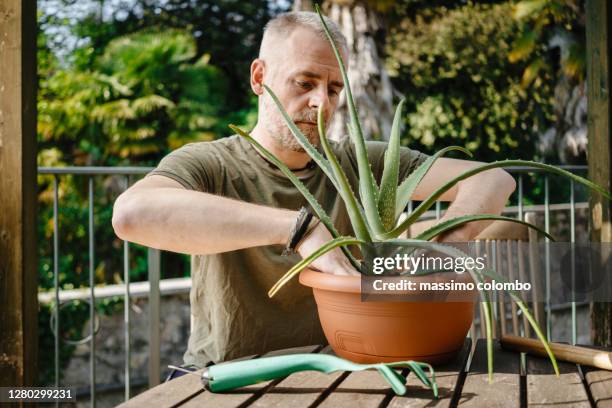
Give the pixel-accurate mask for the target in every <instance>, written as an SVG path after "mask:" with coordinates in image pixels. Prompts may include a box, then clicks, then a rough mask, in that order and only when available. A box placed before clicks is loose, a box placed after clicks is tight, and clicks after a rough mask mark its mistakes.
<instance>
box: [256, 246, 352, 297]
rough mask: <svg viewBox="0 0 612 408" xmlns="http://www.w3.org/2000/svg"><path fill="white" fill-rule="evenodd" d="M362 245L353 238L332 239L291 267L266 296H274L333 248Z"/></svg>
mask: <svg viewBox="0 0 612 408" xmlns="http://www.w3.org/2000/svg"><path fill="white" fill-rule="evenodd" d="M363 243H364V242H363V241H361V240H360V239H357V238H354V237H338V238H334V239H332V240H331V241H329V242H327V243H325V245H323V246H322V247H321V248H319V249H317V250H316V251H314V252H313V253H312V254H310V255H308V256H307V257H306V258H304V259H302V260H301V261H300V262H298V263H297V264H295V265H294V266H293V268H291V269H289V270H288V271H287V272H286V273H285V274H284V275H283V276H282V277H281V278H280V279H279V280H278V281H277V282H276V283H275V284H274V286H272V288H270V290H269V291H268V296H269V297H272V296H274V295H275V294H276V292H278V291H279V289H280V288H282V287H283V286H284V285H285V284H286V283H287V282H289V281H290V280H291V278H293V277H294V276H295V275H297V274H298V273H300V271H302V269H304V268H306V267H307V266H308V265H310V264H311V263H312V262H313V261H315V260H316V259H317V258H319V257H321V256H323V255H325V254H326V253H328V252H329V251H331V250H332V249H335V248H338V247H343V246H347V245H357V244H363Z"/></svg>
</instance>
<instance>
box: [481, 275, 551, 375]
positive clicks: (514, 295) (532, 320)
mask: <svg viewBox="0 0 612 408" xmlns="http://www.w3.org/2000/svg"><path fill="white" fill-rule="evenodd" d="M482 273H483V274H485V275H487V276H489V277H490V278H493V279H495V280H497V281H501V282H508V280H507V279H506V278H504V277H503V276H501V275H500V274H498V273H497V272H495V271H492V270H490V269H485V270H483V271H482ZM506 292H508V293H509V294H510V296H511V297H512V299H513V300H514V301H515V302H516V304H517V305H518V307H519V308H520V309H521V310H522V311H523V313H524V314H525V317H527V321H529V324H530V325H531V327H532V328H533V331H535V333H536V335H537V336H538V339H539V340H540V342H541V343H542V345H543V346H544V349H545V350H546V354H548V358H549V359H550V362H551V363H552V365H553V368H554V370H555V374H556V375H557V377H558V376H559V366H558V365H557V359H556V358H555V355H554V353H553V352H552V349H551V348H550V345H549V344H548V340H547V339H546V336H545V335H544V333H543V332H542V329H540V325H539V324H538V322H537V321H536V320H535V318H534V317H533V315H532V314H531V312H530V311H529V308H528V307H527V305H525V303H524V302H523V300H522V299H521V298H520V296H519V294H518V293H516V291H514V290H507V291H506Z"/></svg>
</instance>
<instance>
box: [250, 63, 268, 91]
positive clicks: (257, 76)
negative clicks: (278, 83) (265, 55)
mask: <svg viewBox="0 0 612 408" xmlns="http://www.w3.org/2000/svg"><path fill="white" fill-rule="evenodd" d="M265 73H266V63H265V62H264V60H262V59H259V58H257V59H256V60H254V61H253V62H251V89H252V90H253V93H255V95H258V96H261V95H263V93H264V87H263V83H264V74H265Z"/></svg>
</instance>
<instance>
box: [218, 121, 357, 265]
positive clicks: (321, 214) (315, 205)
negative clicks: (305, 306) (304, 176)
mask: <svg viewBox="0 0 612 408" xmlns="http://www.w3.org/2000/svg"><path fill="white" fill-rule="evenodd" d="M229 127H230V129H232V130H233V131H234V132H236V133H237V134H238V135H240V136H241V137H243V138H245V139H246V140H247V141H248V142H249V143H251V144H252V145H253V146H254V147H255V148H256V149H257V150H258V151H259V152H260V153H261V154H262V155H264V156H265V158H266V159H268V160H269V161H271V162H272V163H274V164H275V165H276V167H278V168H279V170H280V171H281V172H282V173H283V174H284V175H285V176H286V177H287V178H288V179H289V180H290V181H291V182H292V183H293V185H294V186H295V187H296V188H297V189H298V190H299V192H300V193H302V195H303V196H304V198H305V199H306V201H308V204H310V206H311V207H312V209H313V211H314V212H315V214H316V215H317V217H318V218H319V219H320V220H321V222H322V223H323V225H325V227H326V228H327V230H328V231H329V233H330V234H331V235H332V237H334V238H338V237H339V236H340V234H339V233H338V231H337V230H336V227H334V223H333V222H332V220H331V218H329V215H327V213H326V212H325V210H324V209H323V207H321V205H320V204H319V202H318V201H317V199H316V198H315V197H314V196H313V195H312V194H311V193H310V190H308V188H307V187H306V186H305V185H304V183H302V182H301V181H300V179H299V178H297V177H296V176H295V174H293V172H292V171H291V169H289V167H287V166H286V165H285V163H283V162H281V161H280V160H278V159H277V158H276V156H274V155H273V154H272V153H270V152H269V151H268V150H267V149H266V148H265V147H263V146H262V145H261V144H260V143H259V142H258V141H257V140H255V139H253V138H252V137H251V136H250V135H249V134H248V133H246V132H245V131H244V130H242V129H240V128H239V127H238V126H235V125H229ZM342 252H344V255H346V257H347V258H348V259H349V261H351V265H353V267H354V268H356V269H357V270H359V268H360V265H359V262H357V260H356V259H355V257H354V256H353V255H352V254H351V253H350V252H349V250H348V249H347V248H344V247H343V248H342Z"/></svg>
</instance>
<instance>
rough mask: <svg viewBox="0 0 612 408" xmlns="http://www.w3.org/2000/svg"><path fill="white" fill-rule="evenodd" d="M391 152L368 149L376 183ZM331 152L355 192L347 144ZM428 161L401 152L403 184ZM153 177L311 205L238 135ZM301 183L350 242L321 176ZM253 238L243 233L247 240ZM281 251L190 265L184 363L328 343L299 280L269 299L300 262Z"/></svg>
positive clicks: (176, 157) (176, 159)
mask: <svg viewBox="0 0 612 408" xmlns="http://www.w3.org/2000/svg"><path fill="white" fill-rule="evenodd" d="M386 147H387V144H386V143H382V142H367V149H368V153H369V159H370V163H371V165H372V170H373V172H374V174H375V177H376V178H377V180H378V181H380V177H381V175H382V169H383V162H384V152H385V150H386ZM332 148H333V150H334V152H335V153H336V156H337V157H338V160H339V162H340V165H341V166H342V168H343V169H344V171H345V172H346V174H347V176H348V179H349V182H350V183H351V185H352V186H353V191H358V172H357V161H356V158H355V151H354V148H353V144H352V143H351V142H350V140H349V139H348V138H345V139H344V140H343V141H341V142H338V143H334V142H332ZM426 157H427V156H425V155H424V154H422V153H420V152H417V151H413V150H410V149H408V148H404V147H403V148H402V149H401V168H400V180H402V179H403V178H405V177H406V176H407V175H408V174H410V172H412V171H413V170H414V169H415V168H416V167H417V166H418V165H419V164H420V163H421V162H422V161H423V160H424V159H425V158H426ZM152 174H156V175H162V176H166V177H169V178H171V179H173V180H175V181H177V182H179V183H180V184H181V185H183V186H184V187H185V188H187V189H190V190H195V191H202V192H207V193H212V194H217V195H220V196H224V197H229V198H233V199H239V200H243V201H248V202H251V203H256V204H261V205H266V206H271V207H277V208H287V209H291V210H298V209H299V208H300V207H302V206H305V205H307V203H306V200H305V199H304V198H303V196H302V195H301V194H300V192H299V191H298V190H297V189H296V188H295V187H294V186H293V184H292V183H291V182H290V181H289V179H287V178H286V177H285V176H284V175H283V174H282V173H281V172H280V171H279V170H278V169H276V168H275V167H274V166H273V165H271V164H270V163H269V162H268V161H266V160H265V159H264V158H263V157H262V156H261V155H260V154H259V153H257V151H256V150H255V148H254V147H253V146H252V145H251V144H250V143H249V142H248V141H246V140H245V139H243V138H241V137H239V136H236V135H235V136H231V137H227V138H223V139H220V140H216V141H213V142H199V143H191V144H187V145H185V146H183V147H181V148H180V149H177V150H175V151H174V152H172V153H170V154H169V155H167V156H166V157H164V158H163V159H162V161H161V162H160V163H159V165H158V166H157V168H156V169H155V170H153V171H152V172H151V173H149V175H152ZM300 178H301V179H302V182H303V183H304V184H305V185H306V187H308V189H309V190H310V192H311V193H312V194H313V195H314V196H315V197H316V198H317V200H318V201H319V203H320V204H321V205H322V206H323V208H324V209H325V211H326V212H327V213H328V214H329V215H330V217H331V218H332V220H333V221H334V224H335V225H336V228H337V229H338V231H339V232H340V233H341V234H353V233H352V228H351V225H350V221H349V218H348V215H347V213H346V209H345V207H344V203H343V202H342V200H341V199H340V196H339V195H338V194H337V192H336V190H335V189H334V187H333V186H332V184H331V182H330V181H329V179H327V177H326V176H325V175H324V174H323V172H322V171H321V170H320V169H319V168H318V167H314V168H312V169H310V170H306V171H304V172H301V173H300ZM230 216H231V214H228V217H230ZM262 222H265V220H262ZM207 233H208V232H207V231H206V229H203V230H202V231H201V234H207ZM250 233H251V232H250V231H248V230H246V229H245V231H244V234H250ZM282 250H283V246H281V245H273V246H263V247H254V248H247V249H242V250H238V251H231V252H225V253H219V254H214V255H206V256H200V255H196V256H194V257H193V265H192V277H191V278H192V288H191V293H190V301H191V314H192V331H191V335H190V337H189V344H188V349H187V352H186V353H185V356H184V360H185V363H187V364H194V365H197V366H200V367H202V366H204V365H206V364H207V363H208V362H210V361H213V362H220V361H224V360H229V359H234V358H238V357H241V356H245V355H252V354H261V353H265V352H267V351H270V350H277V349H282V348H288V347H294V346H295V347H297V346H303V345H310V344H324V343H326V341H325V337H324V335H323V332H322V329H321V326H320V324H319V319H318V316H317V310H316V305H315V302H314V298H313V296H312V290H311V289H310V288H307V287H303V286H301V285H300V283H299V282H298V280H297V279H294V280H292V281H291V282H290V283H289V284H287V285H286V286H285V287H283V288H282V289H281V290H280V292H279V293H278V294H277V295H276V296H275V297H274V298H272V299H270V298H268V295H267V293H268V290H269V289H270V287H271V286H272V285H273V284H274V283H275V282H276V281H277V280H278V279H279V278H280V277H281V276H282V275H283V274H284V273H285V272H286V271H287V270H288V269H290V268H291V266H293V265H294V264H295V263H296V262H298V261H299V259H300V258H299V256H298V255H292V256H288V257H285V256H281V252H282Z"/></svg>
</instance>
